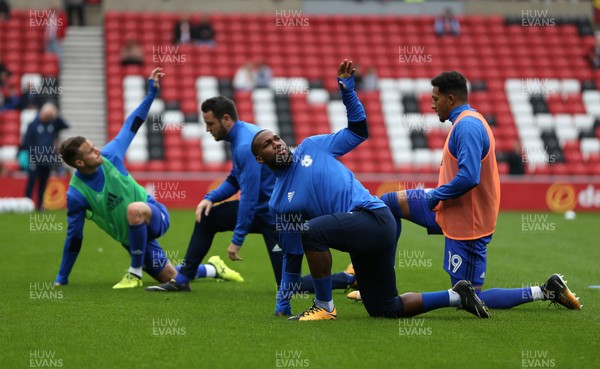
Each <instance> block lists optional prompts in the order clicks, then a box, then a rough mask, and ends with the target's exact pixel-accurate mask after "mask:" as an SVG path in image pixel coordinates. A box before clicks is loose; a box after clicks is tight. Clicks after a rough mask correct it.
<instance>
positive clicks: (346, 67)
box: [338, 59, 356, 90]
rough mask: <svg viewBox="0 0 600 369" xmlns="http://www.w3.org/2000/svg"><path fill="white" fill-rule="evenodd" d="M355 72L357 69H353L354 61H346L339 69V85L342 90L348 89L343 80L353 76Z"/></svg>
mask: <svg viewBox="0 0 600 369" xmlns="http://www.w3.org/2000/svg"><path fill="white" fill-rule="evenodd" d="M354 72H356V69H354V68H352V60H350V61H348V59H344V61H343V62H342V64H340V66H339V68H338V83H339V84H340V88H341V89H342V90H345V89H346V84H344V82H342V81H341V80H342V79H345V78H348V77H351V76H353V75H354Z"/></svg>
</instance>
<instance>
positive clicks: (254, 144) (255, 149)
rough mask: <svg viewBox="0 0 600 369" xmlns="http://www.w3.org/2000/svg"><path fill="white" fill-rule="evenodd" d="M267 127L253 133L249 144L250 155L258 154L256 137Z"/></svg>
mask: <svg viewBox="0 0 600 369" xmlns="http://www.w3.org/2000/svg"><path fill="white" fill-rule="evenodd" d="M266 130H267V129H266V128H265V129H261V130H260V131H258V132H256V134H255V135H254V137H252V144H251V145H250V149H251V150H252V155H254V156H258V147H257V146H258V144H257V143H256V139H257V138H258V135H259V134H261V133H263V132H264V131H266Z"/></svg>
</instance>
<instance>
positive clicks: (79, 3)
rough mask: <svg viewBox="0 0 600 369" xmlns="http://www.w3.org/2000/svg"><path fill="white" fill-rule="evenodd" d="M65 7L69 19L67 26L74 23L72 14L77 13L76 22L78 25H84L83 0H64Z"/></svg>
mask: <svg viewBox="0 0 600 369" xmlns="http://www.w3.org/2000/svg"><path fill="white" fill-rule="evenodd" d="M64 2H65V9H66V10H67V17H68V20H69V26H72V25H74V23H75V22H73V18H75V17H74V15H77V22H78V23H77V24H78V25H79V26H85V14H84V12H85V8H84V5H85V4H84V0H64Z"/></svg>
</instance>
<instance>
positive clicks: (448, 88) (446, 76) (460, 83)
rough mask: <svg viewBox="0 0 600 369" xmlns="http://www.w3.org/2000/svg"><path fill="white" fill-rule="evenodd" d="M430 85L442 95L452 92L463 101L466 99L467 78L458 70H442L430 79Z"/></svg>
mask: <svg viewBox="0 0 600 369" xmlns="http://www.w3.org/2000/svg"><path fill="white" fill-rule="evenodd" d="M431 85H432V86H433V87H437V88H439V89H440V92H441V93H443V94H444V95H448V94H452V95H454V96H456V97H457V98H459V99H460V100H463V101H467V99H468V96H469V92H468V91H467V79H466V78H465V76H463V75H462V74H460V73H459V72H456V71H450V72H443V73H441V74H439V75H438V76H437V77H435V78H433V79H432V80H431Z"/></svg>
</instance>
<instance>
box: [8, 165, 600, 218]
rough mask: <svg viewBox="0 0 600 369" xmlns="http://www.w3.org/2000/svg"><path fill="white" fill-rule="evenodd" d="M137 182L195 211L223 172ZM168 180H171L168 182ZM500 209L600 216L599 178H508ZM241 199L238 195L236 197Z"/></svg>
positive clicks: (388, 186) (60, 180) (373, 179)
mask: <svg viewBox="0 0 600 369" xmlns="http://www.w3.org/2000/svg"><path fill="white" fill-rule="evenodd" d="M135 177H136V179H137V181H138V183H140V184H141V185H142V186H144V187H145V188H146V191H147V192H148V193H151V194H153V195H154V196H155V198H156V199H157V200H158V201H160V202H162V203H163V204H165V205H166V206H167V207H169V208H172V209H194V208H195V207H196V206H197V205H198V202H199V201H200V200H201V199H202V196H203V195H204V194H205V193H206V192H208V191H210V190H212V189H214V188H216V187H217V186H218V185H219V184H220V183H221V182H222V181H223V180H224V179H225V178H226V175H225V174H215V173H212V174H211V173H203V174H199V175H197V176H195V178H190V177H183V176H182V177H181V178H180V179H177V178H172V177H170V176H169V177H165V176H160V175H151V174H147V173H146V174H144V173H140V174H139V175H137V174H136V175H135ZM165 178H169V179H165ZM359 179H360V180H361V182H362V183H363V184H364V186H365V187H366V188H367V189H368V190H369V191H370V192H371V193H372V194H375V195H377V196H381V195H383V194H384V193H387V192H392V191H398V190H402V189H414V188H430V187H435V186H436V182H435V178H434V177H432V176H423V177H419V176H411V177H410V179H407V180H405V181H403V180H398V179H397V178H394V177H390V176H359ZM2 183H3V188H2V195H1V196H0V197H22V196H23V189H24V188H25V178H16V177H9V178H3V179H2ZM68 186H69V178H66V177H53V178H52V179H51V180H50V182H49V184H48V188H47V190H46V195H45V198H44V207H45V208H46V209H49V210H57V209H65V207H66V191H67V188H68ZM501 191H502V197H501V203H500V209H501V210H511V211H541V212H547V211H552V212H556V213H564V212H565V211H567V210H575V211H583V212H600V178H590V179H587V178H582V179H580V180H578V179H574V178H572V177H568V178H567V177H565V178H560V177H553V178H549V177H546V178H531V177H528V178H526V179H525V178H522V179H521V178H515V177H511V178H509V177H505V178H503V179H502V181H501ZM237 196H238V195H235V196H234V198H236V197H237Z"/></svg>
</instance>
